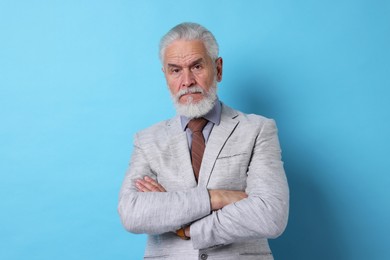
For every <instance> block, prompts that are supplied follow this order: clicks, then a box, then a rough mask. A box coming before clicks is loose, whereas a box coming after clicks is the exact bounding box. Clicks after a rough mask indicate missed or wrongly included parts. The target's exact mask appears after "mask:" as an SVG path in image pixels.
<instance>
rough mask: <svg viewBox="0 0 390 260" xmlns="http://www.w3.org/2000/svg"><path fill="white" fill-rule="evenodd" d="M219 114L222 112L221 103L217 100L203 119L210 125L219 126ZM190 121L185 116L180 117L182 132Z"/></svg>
mask: <svg viewBox="0 0 390 260" xmlns="http://www.w3.org/2000/svg"><path fill="white" fill-rule="evenodd" d="M221 112H222V106H221V102H220V101H219V99H217V100H216V101H215V105H214V107H213V108H212V109H211V110H210V111H209V112H208V113H207V114H206V115H204V116H203V117H204V118H206V119H207V120H208V121H210V122H211V123H213V124H215V125H219V123H220V122H221ZM190 120H191V119H190V118H188V117H186V116H180V121H181V127H182V129H183V131H185V130H186V127H187V125H188V122H190Z"/></svg>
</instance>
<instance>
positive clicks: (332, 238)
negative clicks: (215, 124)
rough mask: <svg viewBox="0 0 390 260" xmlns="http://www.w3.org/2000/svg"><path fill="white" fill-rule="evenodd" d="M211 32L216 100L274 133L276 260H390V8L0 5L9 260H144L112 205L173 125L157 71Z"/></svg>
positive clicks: (361, 0)
mask: <svg viewBox="0 0 390 260" xmlns="http://www.w3.org/2000/svg"><path fill="white" fill-rule="evenodd" d="M182 21H196V22H199V23H201V24H203V25H205V26H206V27H208V28H209V29H210V30H211V31H212V32H214V34H215V36H216V37H217V39H218V41H219V43H220V49H221V52H220V54H221V56H222V57H223V58H224V79H223V81H222V83H221V84H220V98H221V99H222V100H223V101H224V102H225V103H227V104H229V105H230V106H233V107H235V108H237V109H240V110H243V111H244V112H249V113H258V114H262V115H265V116H268V117H272V118H275V119H276V121H277V123H278V126H279V131H280V140H281V144H282V148H283V158H284V161H285V168H286V172H287V176H288V179H289V183H290V188H291V209H290V219H289V225H288V228H287V230H286V232H285V233H284V234H283V236H282V237H280V238H279V239H277V240H274V241H271V246H272V249H273V251H274V254H275V257H276V259H297V260H302V259H308V260H309V259H310V260H312V259H317V260H318V259H319V260H322V259H323V260H325V259H351V260H352V259H353V260H357V259H389V258H390V249H389V241H390V240H389V233H390V232H389V231H390V221H389V220H390V202H389V199H390V192H389V186H390V167H389V161H390V159H389V146H390V138H389V133H390V90H389V89H390V62H389V61H390V4H389V1H380V0H376V1H372V0H337V1H335V0H333V1H299V0H295V1H285V0H281V1H265V0H261V1H202V0H200V1H195V2H193V1H189V2H188V1H187V2H183V1H124V0H123V1H96V0H95V1H87V0H85V1H82V0H80V1H76V0H72V1H65V0H64V1H59V0H57V1H15V0H13V1H12V0H9V1H6V0H0V106H1V109H0V178H1V180H0V210H1V213H0V227H1V229H0V245H1V246H0V248H1V249H0V259H141V257H142V255H143V250H144V243H145V236H143V235H133V234H130V233H127V232H126V231H124V229H123V228H122V227H121V224H120V221H119V217H118V215H117V212H116V206H117V194H118V192H119V188H120V185H121V182H122V178H123V175H124V172H125V169H126V167H127V163H128V159H129V157H130V153H131V150H132V137H133V135H134V133H135V132H136V131H138V130H140V129H143V128H145V127H147V126H149V125H151V124H153V123H155V122H158V121H160V120H163V119H166V118H169V117H171V116H173V115H174V109H173V106H172V104H171V101H170V97H169V94H168V91H167V89H166V86H165V81H164V78H163V74H162V73H161V70H160V64H159V61H158V58H157V51H158V50H157V46H158V41H159V39H160V37H161V36H162V35H163V34H164V33H165V32H166V31H167V30H168V29H170V28H171V27H172V26H174V25H175V24H177V23H179V22H182Z"/></svg>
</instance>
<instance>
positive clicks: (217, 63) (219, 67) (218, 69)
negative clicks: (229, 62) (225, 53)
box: [215, 57, 223, 82]
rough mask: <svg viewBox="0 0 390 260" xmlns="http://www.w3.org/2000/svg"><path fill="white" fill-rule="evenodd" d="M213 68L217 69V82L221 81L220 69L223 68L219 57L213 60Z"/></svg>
mask: <svg viewBox="0 0 390 260" xmlns="http://www.w3.org/2000/svg"><path fill="white" fill-rule="evenodd" d="M215 66H216V68H217V81H218V82H221V80H222V67H223V60H222V58H221V57H219V58H218V59H216V60H215Z"/></svg>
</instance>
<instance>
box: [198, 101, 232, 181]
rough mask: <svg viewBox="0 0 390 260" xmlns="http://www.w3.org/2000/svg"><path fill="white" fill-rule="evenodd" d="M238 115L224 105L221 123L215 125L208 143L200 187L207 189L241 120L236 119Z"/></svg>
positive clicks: (201, 171) (201, 168) (203, 160)
mask: <svg viewBox="0 0 390 260" xmlns="http://www.w3.org/2000/svg"><path fill="white" fill-rule="evenodd" d="M237 115H238V114H237V112H236V111H235V110H233V109H231V108H229V107H227V106H225V105H222V114H221V122H220V124H219V125H214V127H213V130H212V131H211V134H210V137H209V139H208V141H207V145H206V149H205V151H204V155H203V159H202V165H201V167H200V173H199V180H198V185H200V186H204V187H207V184H208V182H209V179H210V175H211V173H212V171H213V168H214V165H215V162H216V160H217V158H218V155H219V154H220V152H221V150H222V148H223V147H224V145H225V143H226V141H227V140H228V139H229V137H230V135H231V134H232V133H233V131H234V129H235V128H236V126H237V124H238V123H239V120H237V119H236V117H237Z"/></svg>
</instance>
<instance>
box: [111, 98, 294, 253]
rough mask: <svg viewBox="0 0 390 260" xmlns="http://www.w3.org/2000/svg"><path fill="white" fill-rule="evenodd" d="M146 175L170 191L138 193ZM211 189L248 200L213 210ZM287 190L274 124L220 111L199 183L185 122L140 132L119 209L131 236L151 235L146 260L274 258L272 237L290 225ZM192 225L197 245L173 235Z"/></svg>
mask: <svg viewBox="0 0 390 260" xmlns="http://www.w3.org/2000/svg"><path fill="white" fill-rule="evenodd" d="M145 175H148V176H150V177H152V178H154V179H157V181H158V182H159V183H160V184H161V185H162V186H164V187H165V189H166V190H167V192H145V193H143V192H137V189H136V188H135V186H134V181H135V180H136V179H138V178H142V177H143V176H145ZM208 189H228V190H241V191H245V192H246V193H247V194H248V198H246V199H243V200H241V201H239V202H236V203H233V204H230V205H227V206H226V207H224V208H223V209H221V210H218V211H211V208H210V199H209V194H208ZM288 207H289V190H288V184H287V180H286V176H285V173H284V169H283V163H282V161H281V151H280V146H279V141H278V136H277V129H276V125H275V122H274V121H273V120H271V119H267V118H264V117H261V116H258V115H253V114H251V115H247V114H244V113H241V112H239V111H236V110H233V109H231V108H229V107H227V106H225V105H222V115H221V122H220V124H219V125H218V126H217V125H215V126H214V128H213V130H212V132H211V134H210V137H209V139H208V142H207V145H206V149H205V152H204V157H203V161H202V166H201V169H200V176H199V182H198V184H197V183H196V181H195V178H194V173H193V170H192V166H191V158H190V153H189V150H188V143H187V137H186V133H185V132H184V131H183V130H182V128H181V123H180V117H179V116H176V117H175V118H173V119H170V120H167V121H163V122H161V123H159V124H156V125H154V126H152V127H150V128H148V129H146V130H143V131H141V132H139V133H138V134H136V136H135V141H134V151H133V154H132V157H131V161H130V166H129V169H128V171H127V172H126V176H125V178H124V181H123V185H122V188H121V191H120V196H119V206H118V211H119V215H120V217H121V220H122V223H123V225H124V227H125V228H126V229H127V230H128V231H130V232H132V233H146V234H149V236H148V242H147V246H146V251H145V259H224V260H226V259H273V257H272V253H271V250H270V248H269V246H268V241H267V239H268V238H275V237H277V236H279V235H280V234H281V233H282V232H283V231H284V229H285V227H286V224H287V219H288ZM190 223H192V224H191V240H186V241H185V240H182V239H180V238H179V237H178V236H176V234H175V233H174V231H175V230H177V229H179V228H180V227H181V226H183V225H187V224H190Z"/></svg>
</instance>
